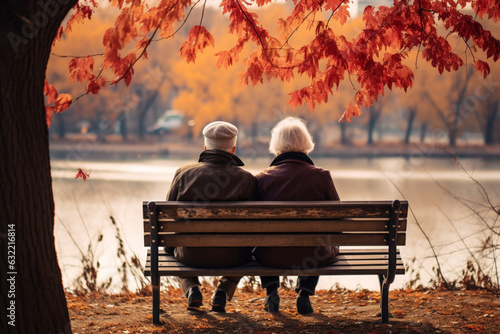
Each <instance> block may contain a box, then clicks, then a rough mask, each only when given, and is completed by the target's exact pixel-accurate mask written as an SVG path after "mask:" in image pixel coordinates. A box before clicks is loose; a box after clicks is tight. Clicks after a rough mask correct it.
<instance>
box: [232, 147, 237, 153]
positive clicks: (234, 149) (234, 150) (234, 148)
mask: <svg viewBox="0 0 500 334" xmlns="http://www.w3.org/2000/svg"><path fill="white" fill-rule="evenodd" d="M235 152H236V146H233V149H232V150H231V153H232V154H234V153H235Z"/></svg>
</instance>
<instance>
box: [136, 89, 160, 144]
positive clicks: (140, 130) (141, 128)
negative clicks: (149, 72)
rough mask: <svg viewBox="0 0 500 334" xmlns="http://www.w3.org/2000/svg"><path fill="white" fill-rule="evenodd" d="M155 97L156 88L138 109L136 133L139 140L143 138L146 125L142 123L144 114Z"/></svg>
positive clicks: (156, 94) (156, 93) (145, 114)
mask: <svg viewBox="0 0 500 334" xmlns="http://www.w3.org/2000/svg"><path fill="white" fill-rule="evenodd" d="M157 97H158V90H155V91H154V93H153V94H152V95H151V97H149V98H148V99H147V101H146V103H145V104H144V107H143V108H142V109H139V122H138V124H137V126H138V128H137V133H138V135H139V139H140V140H143V139H144V135H145V134H146V126H145V125H144V123H145V120H146V116H147V114H148V111H149V110H150V109H151V106H152V105H153V103H154V101H155V100H156V98H157ZM139 108H140V106H139Z"/></svg>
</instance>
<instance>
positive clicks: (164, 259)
mask: <svg viewBox="0 0 500 334" xmlns="http://www.w3.org/2000/svg"><path fill="white" fill-rule="evenodd" d="M388 258H389V256H388V255H387V254H368V255H367V254H344V253H342V254H339V255H338V256H337V259H338V261H346V260H349V261H367V260H368V261H386V262H387V259H388ZM397 258H398V259H401V256H400V255H399V254H398V255H397ZM146 261H147V262H150V261H151V258H150V256H149V255H148V257H147V258H146ZM158 262H159V263H168V262H177V260H176V259H175V258H174V257H173V256H171V255H167V254H164V255H160V256H159V257H158Z"/></svg>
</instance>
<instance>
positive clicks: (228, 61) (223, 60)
mask: <svg viewBox="0 0 500 334" xmlns="http://www.w3.org/2000/svg"><path fill="white" fill-rule="evenodd" d="M215 55H216V56H218V57H219V59H218V60H217V67H218V68H221V67H222V66H224V68H228V67H229V66H231V65H233V58H232V57H231V53H229V52H228V51H221V52H218V53H216V54H215Z"/></svg>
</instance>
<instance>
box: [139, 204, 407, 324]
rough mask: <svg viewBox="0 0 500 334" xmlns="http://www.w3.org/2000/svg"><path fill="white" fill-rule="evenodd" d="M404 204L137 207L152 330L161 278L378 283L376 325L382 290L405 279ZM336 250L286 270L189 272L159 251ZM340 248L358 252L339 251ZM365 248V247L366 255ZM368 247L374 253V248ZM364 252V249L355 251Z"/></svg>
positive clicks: (384, 307) (384, 306) (384, 297)
mask: <svg viewBox="0 0 500 334" xmlns="http://www.w3.org/2000/svg"><path fill="white" fill-rule="evenodd" d="M407 213H408V202H407V201H398V200H395V201H351V202H338V201H337V202H334V201H318V202H257V201H255V202H252V201H248V202H209V203H207V202H206V203H197V202H160V201H156V202H155V201H151V202H143V217H144V244H145V246H146V247H150V249H149V250H148V254H147V262H146V266H145V270H144V274H145V275H146V276H151V281H152V286H153V323H154V324H160V314H159V312H160V276H296V275H300V276H315V275H321V276H322V275H377V276H378V277H379V281H380V291H381V298H380V300H381V301H380V307H381V318H382V322H384V323H387V322H388V319H389V305H388V304H389V285H390V284H391V283H392V282H393V281H394V277H395V275H398V274H404V273H405V268H404V263H403V261H402V259H401V256H400V254H399V250H398V249H397V246H402V245H404V244H405V241H406V233H405V232H406V225H407V224H406V222H407V220H406V217H407ZM324 245H339V246H341V247H340V254H339V260H338V261H337V262H335V263H333V264H332V265H330V266H327V267H320V268H317V267H315V266H314V259H311V265H308V267H307V268H302V269H296V270H293V269H292V270H287V269H277V268H269V267H263V266H260V265H259V264H258V263H257V262H255V261H251V262H249V263H247V264H245V265H243V266H239V267H233V268H223V269H220V268H219V269H210V268H193V267H188V266H185V265H183V264H182V263H180V262H178V261H176V259H175V258H174V257H173V256H172V255H168V254H167V253H166V252H165V251H164V250H163V249H162V248H161V249H160V247H176V246H192V247H196V246H199V247H219V246H228V247H232V246H241V247H245V246H248V247H257V246H324ZM342 246H357V247H355V248H353V247H349V248H344V247H342ZM366 246H369V247H368V248H366ZM372 246H378V247H376V248H374V247H372ZM360 247H363V248H360Z"/></svg>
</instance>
